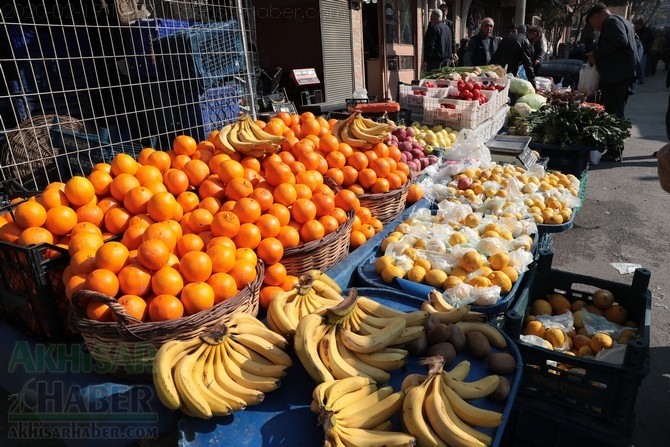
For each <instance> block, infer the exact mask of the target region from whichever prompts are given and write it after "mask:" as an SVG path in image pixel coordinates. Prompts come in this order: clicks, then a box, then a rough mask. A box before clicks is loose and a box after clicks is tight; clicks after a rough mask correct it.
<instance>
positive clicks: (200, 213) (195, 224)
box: [188, 208, 214, 233]
mask: <svg viewBox="0 0 670 447" xmlns="http://www.w3.org/2000/svg"><path fill="white" fill-rule="evenodd" d="M213 220H214V216H213V215H212V213H210V212H209V210H206V209H205V208H198V209H196V210H193V211H192V212H191V215H190V217H189V219H188V226H189V228H190V229H191V231H193V232H194V233H200V232H203V231H208V230H209V229H210V227H211V225H212V221H213Z"/></svg>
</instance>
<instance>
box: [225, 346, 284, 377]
mask: <svg viewBox="0 0 670 447" xmlns="http://www.w3.org/2000/svg"><path fill="white" fill-rule="evenodd" d="M225 343H228V345H229V346H230V347H231V348H232V349H231V350H229V351H228V357H229V358H230V359H231V360H232V361H234V362H235V363H237V364H238V366H239V367H240V368H241V369H243V370H245V371H247V372H249V373H251V374H255V375H257V376H263V377H272V378H276V379H281V378H282V377H284V376H285V375H286V368H287V367H286V366H284V365H277V364H275V363H272V362H271V361H269V360H267V359H266V358H265V357H263V356H262V355H260V354H258V353H257V352H256V351H254V350H252V349H249V348H248V347H246V346H244V345H242V344H240V343H237V342H236V341H234V340H231V339H228V340H226V341H225ZM245 350H246V351H245ZM242 352H246V353H248V354H249V355H245V354H243V353H242ZM254 354H255V355H256V356H258V357H260V358H261V359H263V360H264V361H262V360H260V359H259V360H255V359H254V358H252V356H253V355H254Z"/></svg>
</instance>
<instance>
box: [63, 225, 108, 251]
mask: <svg viewBox="0 0 670 447" xmlns="http://www.w3.org/2000/svg"><path fill="white" fill-rule="evenodd" d="M103 243H104V242H103V239H102V234H97V233H93V232H89V231H82V232H80V233H77V234H75V235H74V236H72V238H71V239H70V243H69V244H68V252H69V253H70V256H74V254H75V253H77V252H78V251H79V250H83V249H91V250H97V249H98V248H99V247H101V246H102V244H103Z"/></svg>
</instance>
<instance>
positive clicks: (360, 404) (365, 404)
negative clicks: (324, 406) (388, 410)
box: [333, 384, 394, 418]
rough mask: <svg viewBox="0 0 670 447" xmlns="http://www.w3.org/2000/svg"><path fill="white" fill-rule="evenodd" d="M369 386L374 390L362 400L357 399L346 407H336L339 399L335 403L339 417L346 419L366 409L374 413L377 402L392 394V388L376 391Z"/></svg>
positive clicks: (382, 388) (386, 387)
mask: <svg viewBox="0 0 670 447" xmlns="http://www.w3.org/2000/svg"><path fill="white" fill-rule="evenodd" d="M371 386H372V387H373V388H374V390H373V391H372V392H371V393H369V394H368V395H366V396H364V397H362V398H359V399H358V400H356V401H352V402H349V403H348V404H347V405H338V403H339V402H340V400H341V399H340V400H338V401H337V402H336V406H338V407H339V409H338V410H337V414H338V415H339V416H340V417H344V418H346V417H349V416H351V415H352V414H354V413H358V412H359V411H362V410H365V409H366V408H367V409H368V410H369V411H375V408H374V406H376V405H377V404H378V403H379V402H381V401H382V400H384V399H386V398H387V397H388V396H390V395H391V394H393V393H394V391H393V387H392V386H384V387H381V388H379V389H377V387H376V386H375V385H374V384H373V385H371ZM350 394H351V393H350ZM346 396H348V395H346ZM333 411H335V410H333Z"/></svg>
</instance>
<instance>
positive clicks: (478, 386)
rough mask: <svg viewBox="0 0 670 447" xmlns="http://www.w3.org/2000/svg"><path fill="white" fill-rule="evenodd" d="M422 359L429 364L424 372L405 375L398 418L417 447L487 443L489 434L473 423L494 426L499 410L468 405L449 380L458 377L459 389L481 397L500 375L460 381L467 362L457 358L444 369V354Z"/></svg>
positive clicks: (463, 446)
mask: <svg viewBox="0 0 670 447" xmlns="http://www.w3.org/2000/svg"><path fill="white" fill-rule="evenodd" d="M425 361H426V363H428V364H429V365H430V369H429V372H428V375H426V376H422V375H419V374H413V375H411V376H412V377H409V376H408V377H406V378H405V381H404V382H403V385H402V386H401V389H402V390H404V392H405V393H406V395H405V400H404V402H403V409H402V421H403V424H404V426H405V429H406V430H407V432H408V433H409V434H411V435H412V436H415V437H416V439H417V441H418V445H419V446H421V447H424V446H440V445H449V446H452V447H483V446H488V445H491V442H492V438H491V436H489V435H488V434H487V433H484V432H483V431H481V430H478V429H477V428H475V427H483V428H495V427H498V426H499V425H500V424H501V423H502V413H499V412H497V411H493V410H487V409H484V408H480V407H477V406H475V405H472V404H471V403H469V402H468V401H466V400H465V398H464V397H462V396H461V395H459V394H458V392H456V391H455V389H454V388H452V387H451V385H450V382H449V380H450V379H451V380H453V381H459V382H460V383H461V384H462V385H461V386H460V388H459V391H460V392H462V393H464V394H465V395H467V396H477V397H484V396H486V395H488V394H490V393H492V392H493V391H494V390H495V388H496V387H497V386H498V383H497V382H498V381H499V380H500V377H499V376H495V375H492V376H489V377H491V379H488V378H485V379H481V380H479V381H477V382H462V379H464V378H465V377H466V376H467V374H468V372H469V369H470V365H469V363H467V364H466V363H463V362H461V363H460V364H458V365H457V366H456V367H455V368H454V370H453V371H452V372H450V373H445V371H444V370H443V365H444V358H442V357H440V356H434V357H429V358H428V359H425ZM496 379H497V380H496ZM485 380H486V382H484V381H485ZM494 385H495V386H494ZM469 398H475V397H469Z"/></svg>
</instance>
